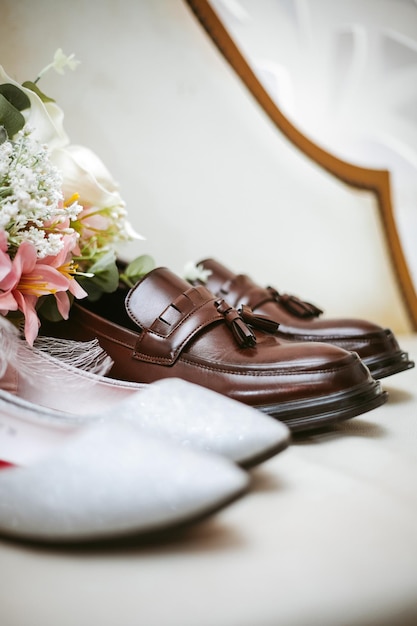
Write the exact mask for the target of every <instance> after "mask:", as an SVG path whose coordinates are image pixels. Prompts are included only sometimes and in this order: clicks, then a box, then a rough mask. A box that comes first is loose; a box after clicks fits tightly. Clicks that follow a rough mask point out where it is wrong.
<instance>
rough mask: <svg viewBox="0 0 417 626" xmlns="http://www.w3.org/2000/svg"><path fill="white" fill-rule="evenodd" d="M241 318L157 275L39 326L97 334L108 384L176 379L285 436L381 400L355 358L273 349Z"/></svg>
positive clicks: (85, 336)
mask: <svg viewBox="0 0 417 626" xmlns="http://www.w3.org/2000/svg"><path fill="white" fill-rule="evenodd" d="M83 302H84V301H83ZM86 306H88V307H89V308H86ZM244 316H245V317H246V319H247V320H248V321H249V323H250V324H251V325H250V326H249V325H248V324H247V323H246V322H245V321H244V319H243V318H242V316H241V315H239V313H238V312H237V311H236V310H235V309H233V308H232V307H230V306H229V305H228V304H227V303H226V302H225V301H224V300H222V299H219V298H218V297H217V296H215V295H214V294H212V293H211V292H210V291H209V290H208V289H206V287H204V286H202V285H200V286H197V287H192V286H190V285H189V283H187V282H186V281H184V280H182V279H181V278H179V277H178V276H176V275H175V274H173V273H172V272H170V271H169V270H168V269H166V268H158V269H155V270H153V271H152V272H150V273H149V274H147V275H146V276H145V277H144V278H143V279H142V280H141V281H140V282H139V283H138V284H137V285H136V286H135V287H134V288H133V289H132V290H130V291H129V292H128V294H127V297H126V291H124V290H119V291H118V292H116V293H114V294H110V295H107V296H103V297H102V298H101V299H100V300H99V301H98V302H97V303H86V304H83V305H81V304H80V303H76V304H74V306H73V308H72V312H71V316H70V319H69V321H68V322H62V323H56V324H50V325H49V326H48V325H45V326H43V332H44V333H45V334H55V336H57V335H59V336H65V337H70V338H72V339H77V340H89V339H92V338H94V337H97V338H98V339H99V342H100V344H101V346H102V347H103V348H104V350H106V352H107V353H108V354H109V355H110V356H111V357H112V359H113V360H114V366H113V368H112V370H111V372H110V376H112V377H114V378H119V379H122V380H129V381H136V382H143V383H151V382H153V381H156V380H158V379H161V378H167V377H178V378H182V379H185V380H188V381H190V382H194V383H197V384H200V385H203V386H205V387H208V388H209V389H213V390H215V391H217V392H220V393H223V394H225V395H227V396H229V397H231V398H234V399H236V400H240V401H242V402H244V403H246V404H249V405H251V406H254V407H256V408H258V409H260V410H261V411H263V412H265V413H268V414H269V415H272V416H274V417H276V418H277V419H279V420H281V421H283V422H285V423H286V424H287V425H288V426H289V427H290V428H291V430H292V431H304V430H310V429H313V428H317V427H320V426H322V425H327V424H328V423H332V422H337V421H340V420H344V419H348V418H351V417H354V416H355V415H359V414H361V413H364V412H366V411H369V410H370V409H373V408H375V407H377V406H380V405H381V404H383V403H384V402H385V401H386V399H387V394H386V392H384V391H382V390H381V387H380V383H378V382H377V381H375V380H373V378H372V377H371V375H370V373H369V370H368V369H367V368H366V367H365V366H364V365H363V363H362V362H361V360H360V359H359V357H358V356H357V355H356V354H352V353H350V352H347V351H345V350H343V349H341V348H337V347H335V346H332V345H328V344H325V343H312V342H311V343H294V342H293V343H284V344H280V342H279V341H278V340H277V339H276V338H275V336H274V335H273V334H268V333H266V332H262V331H259V330H255V329H254V327H255V326H263V325H266V326H267V327H268V325H269V324H270V322H269V320H265V319H263V318H257V317H256V316H253V315H251V312H250V310H249V309H246V310H245V311H244ZM225 418H226V419H227V416H225Z"/></svg>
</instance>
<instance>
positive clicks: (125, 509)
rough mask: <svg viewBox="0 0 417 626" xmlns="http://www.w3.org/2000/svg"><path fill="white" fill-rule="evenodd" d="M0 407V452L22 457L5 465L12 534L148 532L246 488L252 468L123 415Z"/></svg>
mask: <svg viewBox="0 0 417 626" xmlns="http://www.w3.org/2000/svg"><path fill="white" fill-rule="evenodd" d="M0 405H1V407H0V408H1V416H0V458H1V457H4V456H6V457H8V459H9V460H10V461H12V462H18V463H20V464H24V466H19V467H10V468H6V469H2V470H1V471H0V534H3V535H6V536H11V537H15V538H19V539H25V540H35V541H41V542H71V541H72V542H74V541H91V540H99V539H109V538H118V537H121V536H125V535H130V534H133V533H134V534H135V536H136V535H141V536H144V535H145V536H147V535H148V534H149V533H152V534H155V533H158V532H161V531H167V530H172V529H174V528H177V527H181V526H183V525H185V524H189V523H191V522H195V521H198V520H199V519H200V518H202V517H205V516H207V515H208V514H210V513H214V512H215V511H217V510H218V509H220V508H222V507H224V506H225V505H226V504H228V503H230V502H231V501H233V500H234V499H235V498H236V497H238V496H239V495H240V494H241V493H242V492H243V491H244V490H245V488H246V486H247V482H248V478H247V474H246V473H245V472H244V471H243V470H241V469H240V468H238V467H237V466H236V465H235V464H234V463H232V462H230V461H229V460H227V459H225V458H222V457H220V456H217V455H209V454H206V453H203V452H196V451H192V450H189V449H185V448H182V447H180V446H177V445H174V444H172V443H171V442H168V441H163V440H162V439H157V438H154V437H151V436H149V435H146V434H145V433H144V432H143V430H142V429H141V428H140V427H138V426H137V425H135V424H134V423H133V422H128V421H127V420H124V419H117V420H114V419H113V420H105V421H101V422H96V423H94V424H92V425H88V426H84V427H80V426H78V427H74V426H70V425H69V424H68V423H59V422H57V421H56V419H54V420H48V418H46V417H45V416H44V414H43V413H42V412H36V411H34V413H33V416H32V417H30V414H29V412H25V414H24V417H23V416H22V412H21V411H20V410H19V409H18V407H17V405H16V406H15V405H12V404H9V403H6V402H4V401H2V402H1V403H0ZM6 460H7V459H6Z"/></svg>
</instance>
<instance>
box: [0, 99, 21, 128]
mask: <svg viewBox="0 0 417 626" xmlns="http://www.w3.org/2000/svg"><path fill="white" fill-rule="evenodd" d="M0 124H1V125H2V126H4V128H5V129H6V132H7V134H8V136H9V137H10V138H11V137H13V136H14V135H15V134H16V133H17V132H18V131H19V130H21V129H22V128H23V126H24V125H25V118H24V117H23V115H22V114H21V113H20V111H19V110H18V109H16V107H14V106H13V105H12V104H10V102H9V101H8V100H7V98H5V97H4V96H3V94H0Z"/></svg>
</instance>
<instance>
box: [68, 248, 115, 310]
mask: <svg viewBox="0 0 417 626" xmlns="http://www.w3.org/2000/svg"><path fill="white" fill-rule="evenodd" d="M88 271H89V273H91V274H94V275H93V276H92V277H87V276H77V282H78V283H80V285H81V286H82V287H83V289H85V290H86V292H87V293H88V299H89V300H91V301H92V302H94V301H96V300H98V299H99V298H100V296H101V295H102V294H103V293H113V291H116V289H117V287H118V285H119V271H118V269H117V265H116V257H115V254H114V252H108V253H106V254H104V255H103V256H102V257H100V258H99V259H98V260H97V261H96V262H95V263H94V265H92V266H91V267H89V268H88Z"/></svg>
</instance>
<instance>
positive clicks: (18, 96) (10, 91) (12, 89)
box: [0, 83, 30, 111]
mask: <svg viewBox="0 0 417 626" xmlns="http://www.w3.org/2000/svg"><path fill="white" fill-rule="evenodd" d="M0 93H1V94H2V95H3V96H4V97H5V98H6V100H8V101H9V102H10V104H11V105H12V106H14V108H15V109H17V110H18V111H23V110H24V109H29V107H30V100H29V98H28V97H27V95H26V94H25V92H24V91H22V90H21V89H19V87H16V85H12V84H10V83H3V84H2V85H0Z"/></svg>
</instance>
